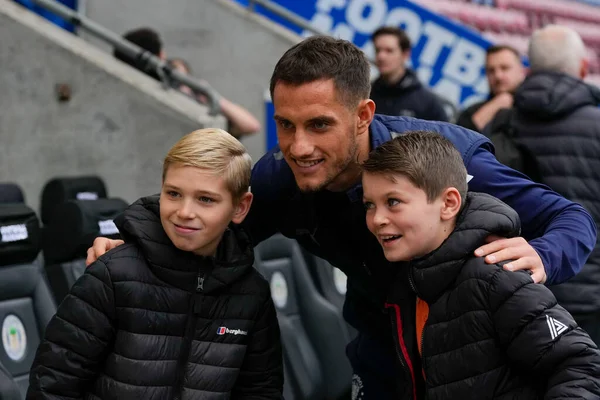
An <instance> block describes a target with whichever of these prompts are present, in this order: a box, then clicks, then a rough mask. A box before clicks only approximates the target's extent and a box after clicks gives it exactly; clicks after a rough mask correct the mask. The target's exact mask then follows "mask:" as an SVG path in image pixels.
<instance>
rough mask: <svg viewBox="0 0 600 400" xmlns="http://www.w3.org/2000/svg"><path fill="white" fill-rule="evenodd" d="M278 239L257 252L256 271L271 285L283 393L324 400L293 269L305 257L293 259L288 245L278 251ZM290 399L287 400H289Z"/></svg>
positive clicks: (318, 367) (268, 242) (299, 399)
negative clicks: (280, 349)
mask: <svg viewBox="0 0 600 400" xmlns="http://www.w3.org/2000/svg"><path fill="white" fill-rule="evenodd" d="M279 242H280V241H279V240H277V238H276V237H272V238H270V239H268V240H266V241H264V242H262V243H260V244H259V245H258V246H257V247H256V249H255V258H256V268H257V270H258V271H259V272H260V273H261V274H262V275H263V276H264V277H265V278H266V279H267V280H268V281H269V282H270V285H271V296H272V297H273V302H274V303H275V308H276V309H277V318H278V320H279V327H280V329H281V342H282V345H283V357H284V365H285V372H286V373H287V375H288V378H290V379H287V380H286V382H285V386H284V391H286V392H288V393H289V392H292V393H293V397H294V399H297V400H324V399H325V391H324V390H325V387H324V385H325V382H324V380H323V372H322V367H321V364H320V362H319V358H318V357H317V353H316V351H315V348H314V347H313V344H312V343H311V341H310V340H309V338H308V334H307V332H306V329H305V328H304V325H303V321H302V317H301V313H300V304H299V298H298V292H297V285H296V282H295V279H294V278H295V277H294V271H293V270H294V268H295V267H296V266H297V264H298V263H299V262H303V260H302V257H300V259H298V257H295V259H293V258H292V254H291V252H290V246H289V244H285V246H284V247H283V248H281V247H278V243H279ZM286 399H287V397H286Z"/></svg>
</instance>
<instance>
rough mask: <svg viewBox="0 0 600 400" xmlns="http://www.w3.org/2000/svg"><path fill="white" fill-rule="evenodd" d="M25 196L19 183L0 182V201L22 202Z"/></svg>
mask: <svg viewBox="0 0 600 400" xmlns="http://www.w3.org/2000/svg"><path fill="white" fill-rule="evenodd" d="M24 202H25V196H23V190H22V189H21V187H20V186H19V185H17V184H16V183H12V182H6V183H0V203H24Z"/></svg>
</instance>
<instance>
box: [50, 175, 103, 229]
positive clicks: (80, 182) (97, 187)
mask: <svg viewBox="0 0 600 400" xmlns="http://www.w3.org/2000/svg"><path fill="white" fill-rule="evenodd" d="M106 197H107V192H106V185H105V184H104V181H103V180H102V179H101V178H100V177H98V176H78V177H62V178H54V179H51V180H49V181H48V182H47V183H46V184H45V185H44V189H43V190H42V198H41V210H40V218H41V220H42V222H43V223H44V224H47V223H48V222H49V221H50V218H51V217H52V215H54V210H55V208H56V207H58V206H60V205H61V204H63V203H65V202H66V201H68V200H97V199H105V198H106Z"/></svg>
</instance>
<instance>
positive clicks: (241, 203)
mask: <svg viewBox="0 0 600 400" xmlns="http://www.w3.org/2000/svg"><path fill="white" fill-rule="evenodd" d="M253 197H254V196H253V195H252V193H250V192H246V193H244V194H243V195H242V197H241V198H240V199H239V200H238V202H237V204H236V205H235V211H234V212H233V217H232V218H231V222H233V223H234V224H241V223H242V221H243V220H244V218H246V215H248V211H250V206H251V205H252V199H253Z"/></svg>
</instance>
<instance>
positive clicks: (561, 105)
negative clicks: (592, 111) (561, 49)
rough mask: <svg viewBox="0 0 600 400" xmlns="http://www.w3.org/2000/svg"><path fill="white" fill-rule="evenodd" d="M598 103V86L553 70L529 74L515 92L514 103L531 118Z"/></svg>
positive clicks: (550, 116) (546, 117)
mask: <svg viewBox="0 0 600 400" xmlns="http://www.w3.org/2000/svg"><path fill="white" fill-rule="evenodd" d="M598 103H600V89H598V88H596V87H595V86H592V85H588V84H587V83H585V82H583V81H582V80H581V79H577V78H574V77H572V76H569V75H567V74H563V73H555V72H538V73H534V74H531V75H529V76H528V77H527V78H526V79H525V81H524V82H523V83H522V84H521V86H519V88H518V89H517V91H516V93H515V101H514V106H515V108H516V109H517V110H518V111H519V113H523V114H531V115H532V116H533V117H535V119H542V120H551V119H556V118H561V117H563V116H564V115H568V114H570V113H572V112H573V111H575V110H577V109H578V108H581V107H584V106H589V105H591V106H595V105H597V104H598Z"/></svg>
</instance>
